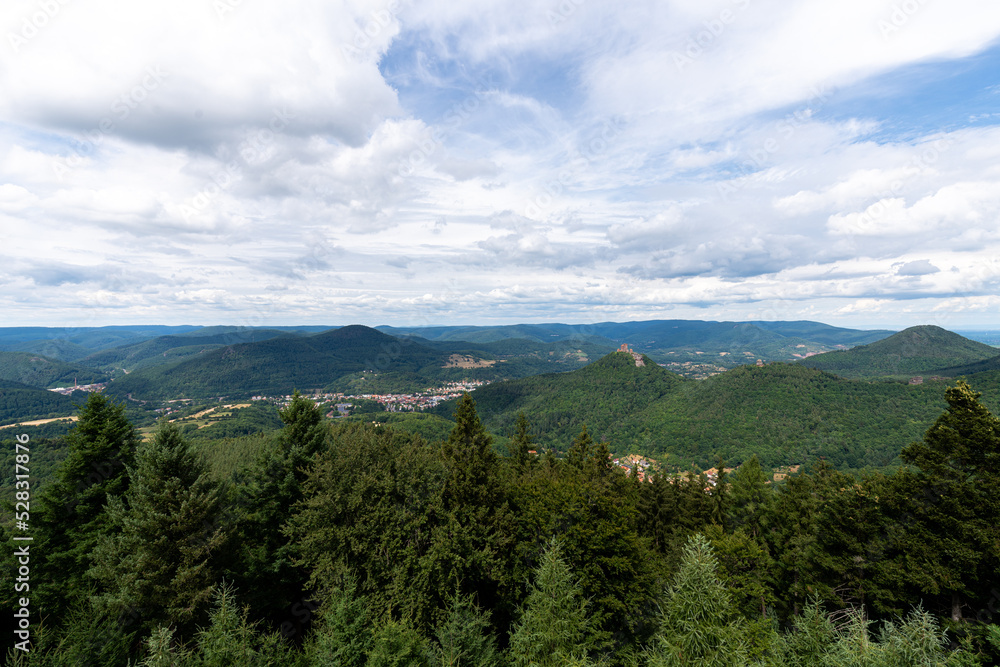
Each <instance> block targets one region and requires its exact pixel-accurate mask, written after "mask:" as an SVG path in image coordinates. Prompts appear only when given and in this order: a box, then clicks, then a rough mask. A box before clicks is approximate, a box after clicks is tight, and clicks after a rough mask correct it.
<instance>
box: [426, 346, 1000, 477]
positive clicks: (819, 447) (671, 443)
mask: <svg viewBox="0 0 1000 667" xmlns="http://www.w3.org/2000/svg"><path fill="white" fill-rule="evenodd" d="M971 381H972V382H973V386H974V387H976V388H978V389H981V390H982V391H983V393H984V396H983V400H984V402H985V403H986V404H987V405H990V406H991V407H992V408H995V407H996V406H997V404H998V401H997V399H998V395H997V386H996V383H993V382H990V383H988V386H983V387H978V386H976V384H975V376H973V377H972V378H971ZM945 386H946V384H945V383H944V382H926V383H924V384H922V385H916V386H911V385H907V384H904V383H899V382H878V383H872V382H860V381H854V380H846V379H843V378H839V377H837V376H834V375H831V374H829V373H825V372H822V371H818V370H815V369H811V368H806V367H804V366H800V365H796V364H782V363H775V364H767V365H765V366H762V367H758V366H741V367H738V368H735V369H733V370H730V371H727V372H725V373H722V374H719V375H716V376H714V377H712V378H709V379H707V380H701V381H691V380H683V379H681V378H679V377H678V376H676V375H674V374H672V373H669V372H667V371H665V370H663V369H661V368H657V367H656V366H655V365H652V364H650V363H649V362H647V364H646V366H644V367H642V368H636V367H635V365H634V363H631V357H629V356H628V355H625V354H622V353H613V354H611V355H608V356H607V357H605V358H604V359H602V360H600V361H598V362H596V363H594V364H591V365H590V366H587V367H586V368H583V369H580V370H578V371H573V372H569V373H560V374H554V375H542V376H536V377H530V378H524V379H521V380H516V381H510V382H501V383H494V384H492V385H490V386H488V387H483V388H481V389H479V390H477V391H475V392H474V393H473V397H474V398H475V400H476V404H477V409H478V410H479V412H480V415H481V416H482V418H483V421H484V423H485V424H486V425H487V426H488V427H489V428H490V429H492V430H494V431H496V432H498V433H504V434H507V433H512V432H513V430H514V423H515V421H516V419H517V415H518V413H520V412H523V413H524V414H525V415H526V416H528V417H529V419H530V421H531V432H532V433H533V435H534V437H535V439H536V441H537V442H538V443H539V444H540V445H541V446H543V447H555V448H557V449H559V450H562V451H565V449H566V448H567V447H568V446H569V444H570V443H571V442H572V440H573V438H574V436H576V435H577V434H578V433H579V432H580V429H581V428H582V427H583V425H585V424H586V426H587V427H588V430H589V431H590V432H591V433H592V435H593V437H594V438H595V439H606V440H608V442H609V447H610V449H611V450H612V451H615V452H628V451H638V452H641V453H643V454H648V455H650V456H654V457H657V456H659V457H662V456H663V455H669V458H668V461H669V463H671V464H674V465H678V466H682V467H684V466H686V465H688V464H690V463H697V464H699V465H701V466H704V467H707V466H708V465H711V464H714V463H715V458H716V456H720V455H721V456H723V457H724V458H726V459H727V460H729V461H731V462H733V463H739V462H740V461H743V460H745V459H746V458H747V457H749V456H750V455H751V454H754V453H756V454H757V455H758V456H759V457H760V459H761V461H762V462H765V465H769V466H780V465H788V464H795V463H804V462H807V461H815V460H818V459H819V458H821V457H823V458H825V459H826V460H827V461H828V462H829V463H831V464H832V465H834V466H837V467H839V468H860V467H864V466H886V465H891V464H893V463H894V462H896V461H897V459H896V457H897V454H898V452H899V451H900V449H901V448H902V447H903V446H905V445H907V444H908V443H910V442H912V441H914V440H917V439H919V438H920V437H921V436H922V435H923V433H924V431H926V429H927V428H928V427H929V426H930V425H931V424H932V423H933V421H934V419H935V417H936V416H937V415H938V414H940V412H941V410H942V408H943V403H942V396H943V392H944V387H945ZM440 409H441V410H442V412H446V411H448V410H450V409H452V408H451V406H448V405H445V406H442V407H441V408H440Z"/></svg>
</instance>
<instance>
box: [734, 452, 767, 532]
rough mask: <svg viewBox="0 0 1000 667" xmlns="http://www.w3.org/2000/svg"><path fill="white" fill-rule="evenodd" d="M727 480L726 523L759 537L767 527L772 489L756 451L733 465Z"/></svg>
mask: <svg viewBox="0 0 1000 667" xmlns="http://www.w3.org/2000/svg"><path fill="white" fill-rule="evenodd" d="M730 482H731V487H730V497H729V520H728V522H727V523H728V527H730V528H739V527H743V528H744V530H746V532H747V533H748V534H749V535H751V536H752V537H754V538H759V537H760V536H761V535H762V533H763V531H764V530H765V528H766V523H765V522H766V519H767V509H768V507H769V506H770V504H771V502H772V501H773V492H772V490H771V488H770V486H769V485H768V484H767V482H768V479H767V475H765V474H764V471H763V470H762V469H761V467H760V460H759V459H758V458H757V455H756V454H754V455H753V456H751V457H750V458H749V459H748V460H747V461H744V462H743V465H741V466H740V467H739V468H737V469H736V472H734V473H733V475H732V477H731V478H730Z"/></svg>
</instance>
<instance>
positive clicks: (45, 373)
mask: <svg viewBox="0 0 1000 667" xmlns="http://www.w3.org/2000/svg"><path fill="white" fill-rule="evenodd" d="M106 379H107V374H105V373H102V372H101V371H99V370H96V369H94V368H87V367H85V366H81V365H79V364H70V363H66V362H62V361H59V360H57V359H49V358H48V357H43V356H41V355H37V354H31V353H29V352H0V380H11V381H13V382H20V383H22V384H26V385H29V386H32V387H38V388H42V389H47V388H50V387H71V386H73V383H74V382H77V383H78V384H92V383H95V382H104V381H105V380H106Z"/></svg>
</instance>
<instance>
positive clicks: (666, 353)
mask: <svg viewBox="0 0 1000 667" xmlns="http://www.w3.org/2000/svg"><path fill="white" fill-rule="evenodd" d="M379 329H380V330H382V331H386V332H387V333H392V334H394V335H405V334H410V335H416V336H421V337H424V338H426V339H429V340H432V341H447V340H450V341H454V340H459V339H463V340H468V341H473V342H476V343H486V342H494V341H499V340H505V339H514V338H523V339H528V340H533V341H536V342H553V341H572V342H573V343H574V344H591V345H594V346H596V347H604V348H607V349H615V348H617V347H618V345H619V344H621V343H627V344H629V345H631V346H632V347H633V348H634V349H636V350H638V351H639V352H642V353H644V354H647V355H649V356H650V357H651V358H652V359H653V360H654V361H656V362H657V363H662V364H665V365H666V366H667V367H668V368H669V369H670V370H673V371H675V372H677V373H679V374H681V375H685V376H688V377H705V376H708V375H711V374H714V373H718V372H721V371H723V370H725V369H727V368H734V367H736V366H739V365H741V364H744V363H746V362H747V361H756V360H757V359H763V360H766V361H775V360H777V361H792V360H795V359H801V358H804V357H806V356H809V355H814V354H819V353H822V352H827V351H830V350H833V349H836V348H838V347H841V348H846V347H851V346H854V345H859V344H863V343H870V342H873V341H876V340H879V339H881V338H885V337H886V336H889V335H891V334H892V332H891V331H881V330H880V331H861V330H856V329H844V328H841V327H833V326H829V325H826V324H821V323H819V322H809V321H799V322H762V321H758V322H706V321H701V320H649V321H643V322H600V323H597V324H580V325H569V324H556V323H553V324H518V325H511V326H496V327H474V326H466V327H413V328H393V327H379Z"/></svg>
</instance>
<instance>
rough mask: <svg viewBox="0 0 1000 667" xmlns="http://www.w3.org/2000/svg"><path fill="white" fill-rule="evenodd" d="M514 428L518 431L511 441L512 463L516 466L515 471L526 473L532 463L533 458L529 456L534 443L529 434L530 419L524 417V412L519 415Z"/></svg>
mask: <svg viewBox="0 0 1000 667" xmlns="http://www.w3.org/2000/svg"><path fill="white" fill-rule="evenodd" d="M514 427H515V429H516V431H515V433H514V437H513V438H511V441H510V457H511V462H512V463H513V464H514V469H515V470H517V471H518V472H524V471H525V470H526V469H527V467H528V466H529V465H531V463H532V456H531V454H529V451H530V450H531V445H532V444H533V443H532V441H531V434H529V433H528V419H527V418H526V417H525V416H524V413H523V412H519V413H518V415H517V423H516V424H515V426H514Z"/></svg>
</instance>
